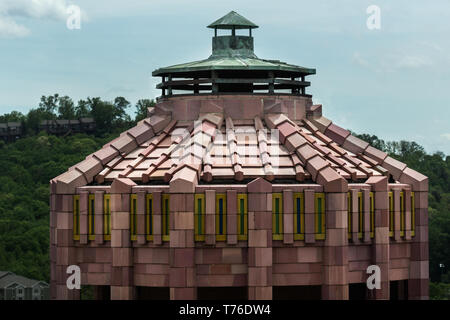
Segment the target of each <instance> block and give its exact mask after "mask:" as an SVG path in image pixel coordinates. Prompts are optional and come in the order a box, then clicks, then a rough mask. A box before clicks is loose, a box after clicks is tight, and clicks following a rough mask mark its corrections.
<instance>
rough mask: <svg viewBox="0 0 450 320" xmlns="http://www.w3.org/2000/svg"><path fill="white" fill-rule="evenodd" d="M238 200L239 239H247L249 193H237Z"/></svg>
mask: <svg viewBox="0 0 450 320" xmlns="http://www.w3.org/2000/svg"><path fill="white" fill-rule="evenodd" d="M237 201H238V206H237V208H238V216H237V231H238V240H247V234H248V227H247V220H248V218H247V217H248V216H247V195H246V194H245V193H240V194H238V195H237Z"/></svg>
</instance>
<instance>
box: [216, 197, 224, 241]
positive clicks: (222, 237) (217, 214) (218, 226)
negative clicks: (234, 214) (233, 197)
mask: <svg viewBox="0 0 450 320" xmlns="http://www.w3.org/2000/svg"><path fill="white" fill-rule="evenodd" d="M220 200H222V234H220V233H219V231H220V212H219V203H220ZM226 239H227V197H226V194H225V193H217V194H216V241H225V240H226Z"/></svg>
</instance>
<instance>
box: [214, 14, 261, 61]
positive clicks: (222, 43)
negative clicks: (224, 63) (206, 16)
mask: <svg viewBox="0 0 450 320" xmlns="http://www.w3.org/2000/svg"><path fill="white" fill-rule="evenodd" d="M208 28H211V29H214V37H213V39H212V56H211V57H220V56H222V57H235V56H244V57H252V58H257V57H256V55H255V54H254V52H253V37H252V29H256V28H258V26H257V25H256V24H254V23H253V22H251V21H249V20H247V19H246V18H244V17H243V16H241V15H240V14H238V13H236V12H234V11H231V12H230V13H228V14H227V15H225V16H223V17H222V18H220V19H219V20H217V21H215V22H213V23H211V24H210V25H209V26H208ZM220 29H222V30H231V35H225V36H218V35H217V30H220ZM242 29H248V36H243V35H236V30H242Z"/></svg>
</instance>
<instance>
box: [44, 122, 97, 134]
mask: <svg viewBox="0 0 450 320" xmlns="http://www.w3.org/2000/svg"><path fill="white" fill-rule="evenodd" d="M39 130H41V131H45V132H47V133H49V134H55V135H60V134H67V133H81V132H84V133H92V132H94V131H95V121H94V119H92V118H79V119H78V120H67V119H58V120H42V121H41V123H40V125H39Z"/></svg>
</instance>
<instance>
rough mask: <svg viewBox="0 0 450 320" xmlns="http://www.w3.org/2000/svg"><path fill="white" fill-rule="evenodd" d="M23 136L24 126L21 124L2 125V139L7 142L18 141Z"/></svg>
mask: <svg viewBox="0 0 450 320" xmlns="http://www.w3.org/2000/svg"><path fill="white" fill-rule="evenodd" d="M21 136H22V124H21V123H20V122H7V123H0V139H2V140H4V141H5V142H12V141H16V140H17V139H19V138H20V137H21Z"/></svg>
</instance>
